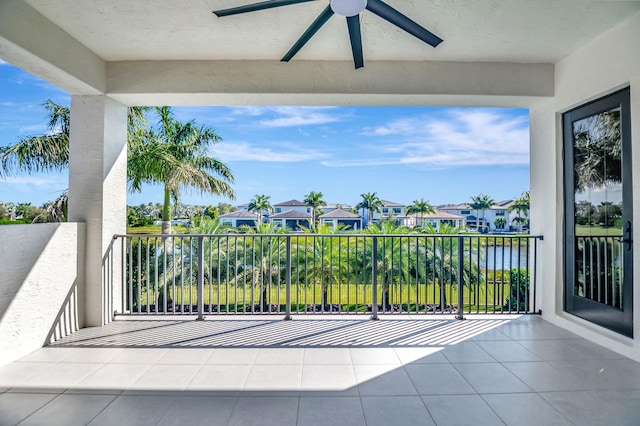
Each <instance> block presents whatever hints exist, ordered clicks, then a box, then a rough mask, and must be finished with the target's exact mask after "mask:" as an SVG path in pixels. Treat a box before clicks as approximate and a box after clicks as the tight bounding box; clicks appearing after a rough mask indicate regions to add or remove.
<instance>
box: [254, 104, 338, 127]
mask: <svg viewBox="0 0 640 426" xmlns="http://www.w3.org/2000/svg"><path fill="white" fill-rule="evenodd" d="M332 108H333V107H276V108H273V112H275V113H276V114H278V115H280V117H275V118H266V119H264V120H261V121H260V124H261V125H262V126H265V127H297V126H310V125H320V124H328V123H336V122H338V121H341V119H342V118H341V117H340V116H338V115H335V114H331V113H330V112H331V109H332Z"/></svg>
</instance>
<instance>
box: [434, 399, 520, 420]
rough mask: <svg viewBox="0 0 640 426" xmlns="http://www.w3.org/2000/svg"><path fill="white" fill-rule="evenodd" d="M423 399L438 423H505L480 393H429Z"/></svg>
mask: <svg viewBox="0 0 640 426" xmlns="http://www.w3.org/2000/svg"><path fill="white" fill-rule="evenodd" d="M422 399H423V400H424V403H425V404H426V405H427V408H428V409H429V413H431V415H432V416H433V419H434V420H435V421H436V424H438V425H448V426H497V425H504V423H503V422H502V420H500V418H499V417H498V416H497V415H496V413H495V412H494V411H493V410H492V409H491V408H490V407H489V406H488V405H487V403H486V402H484V400H483V399H482V398H481V397H480V396H479V395H428V396H423V397H422ZM516 424H517V423H516Z"/></svg>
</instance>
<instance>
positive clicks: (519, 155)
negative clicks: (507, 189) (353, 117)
mask: <svg viewBox="0 0 640 426" xmlns="http://www.w3.org/2000/svg"><path fill="white" fill-rule="evenodd" d="M362 134H363V135H364V136H372V137H386V139H391V140H389V141H388V142H386V143H385V144H384V145H382V146H379V147H378V148H377V149H378V150H379V151H380V152H382V153H384V154H385V157H383V158H380V159H377V160H375V159H374V160H357V161H343V162H341V161H337V162H334V163H332V164H327V165H328V166H334V167H348V166H358V165H367V166H370V165H385V164H414V165H420V164H422V165H428V166H430V167H434V166H435V167H440V168H447V167H457V166H491V165H526V164H529V127H528V120H527V118H526V116H523V115H521V114H518V115H514V114H513V112H512V111H502V110H486V109H482V110H480V109H455V110H451V111H450V112H449V113H448V114H446V115H445V116H436V117H434V116H433V115H424V116H421V117H410V118H403V119H398V120H395V121H392V122H389V123H387V124H384V125H381V126H378V127H374V128H365V129H364V130H363V132H362Z"/></svg>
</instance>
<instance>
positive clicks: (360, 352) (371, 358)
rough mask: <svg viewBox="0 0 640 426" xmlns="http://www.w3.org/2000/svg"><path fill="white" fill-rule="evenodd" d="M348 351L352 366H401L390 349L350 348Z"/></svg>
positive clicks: (393, 351) (398, 359) (396, 356)
mask: <svg viewBox="0 0 640 426" xmlns="http://www.w3.org/2000/svg"><path fill="white" fill-rule="evenodd" d="M349 351H350V352H351V360H352V361H353V363H354V364H366V365H375V364H389V365H400V364H401V362H400V358H398V355H397V354H396V352H395V350H393V349H392V348H351V349H350V350H349Z"/></svg>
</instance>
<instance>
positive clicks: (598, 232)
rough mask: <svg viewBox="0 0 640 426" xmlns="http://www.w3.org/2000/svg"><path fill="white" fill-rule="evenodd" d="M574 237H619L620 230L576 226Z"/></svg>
mask: <svg viewBox="0 0 640 426" xmlns="http://www.w3.org/2000/svg"><path fill="white" fill-rule="evenodd" d="M576 235H577V236H582V237H620V236H622V229H621V228H615V227H613V226H611V227H608V228H605V227H604V226H588V225H576Z"/></svg>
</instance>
